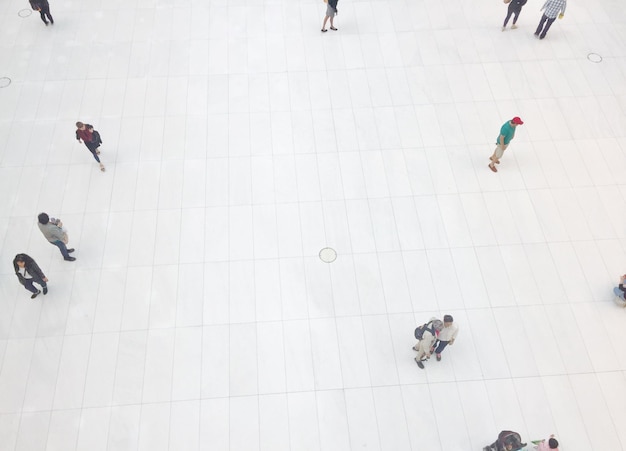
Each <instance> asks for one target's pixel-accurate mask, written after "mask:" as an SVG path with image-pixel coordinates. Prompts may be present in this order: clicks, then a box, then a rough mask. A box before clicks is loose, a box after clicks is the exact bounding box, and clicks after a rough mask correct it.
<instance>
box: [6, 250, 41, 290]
mask: <svg viewBox="0 0 626 451" xmlns="http://www.w3.org/2000/svg"><path fill="white" fill-rule="evenodd" d="M13 268H14V269H15V275H16V276H17V280H19V282H20V283H21V284H22V285H24V288H26V289H27V290H28V291H30V292H31V293H32V294H33V295H32V296H31V297H30V298H31V299H35V298H36V297H37V296H38V295H39V294H40V293H41V291H40V290H38V289H37V288H35V286H34V285H33V283H36V284H38V285H41V288H43V294H48V285H47V282H48V278H47V277H46V275H45V274H44V273H43V271H42V270H41V268H39V265H37V262H35V260H33V259H32V257H30V256H28V255H26V254H17V255H16V256H15V258H14V259H13Z"/></svg>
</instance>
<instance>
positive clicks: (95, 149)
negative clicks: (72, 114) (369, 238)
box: [76, 122, 104, 172]
mask: <svg viewBox="0 0 626 451" xmlns="http://www.w3.org/2000/svg"><path fill="white" fill-rule="evenodd" d="M81 139H82V142H84V143H85V146H87V149H89V152H91V154H92V155H93V157H94V158H95V159H96V161H97V162H98V164H99V165H100V170H101V171H102V172H104V165H103V164H102V163H101V162H100V158H99V157H98V155H100V144H102V138H100V133H98V132H97V131H96V130H94V129H93V125H90V124H83V123H82V122H76V140H77V141H78V142H81Z"/></svg>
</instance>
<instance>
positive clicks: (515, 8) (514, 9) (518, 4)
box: [502, 0, 528, 31]
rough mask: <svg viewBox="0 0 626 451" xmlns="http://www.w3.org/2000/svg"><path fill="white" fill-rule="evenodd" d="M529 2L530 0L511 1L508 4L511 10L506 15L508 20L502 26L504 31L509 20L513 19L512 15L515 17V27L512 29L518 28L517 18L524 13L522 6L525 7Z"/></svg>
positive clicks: (512, 26)
mask: <svg viewBox="0 0 626 451" xmlns="http://www.w3.org/2000/svg"><path fill="white" fill-rule="evenodd" d="M527 1H528V0H510V1H509V2H508V3H509V10H508V12H507V14H506V18H505V19H504V24H503V25H502V31H504V30H505V29H506V24H507V23H509V19H510V18H511V16H512V15H515V17H513V25H511V28H513V29H515V28H517V25H515V24H516V23H517V18H518V16H519V13H521V12H522V6H524V5H525V4H526V2H527Z"/></svg>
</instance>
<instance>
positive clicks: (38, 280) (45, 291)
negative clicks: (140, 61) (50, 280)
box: [33, 277, 48, 294]
mask: <svg viewBox="0 0 626 451" xmlns="http://www.w3.org/2000/svg"><path fill="white" fill-rule="evenodd" d="M33 281H34V282H35V283H36V284H39V285H40V286H41V288H43V294H48V284H46V282H44V281H43V279H40V278H39V277H33Z"/></svg>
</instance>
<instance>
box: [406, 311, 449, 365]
mask: <svg viewBox="0 0 626 451" xmlns="http://www.w3.org/2000/svg"><path fill="white" fill-rule="evenodd" d="M441 329H443V322H442V321H441V320H440V319H437V318H431V319H430V321H428V322H427V323H426V324H423V325H421V326H419V327H418V328H416V329H415V333H414V334H415V338H417V340H418V342H417V344H416V345H415V346H413V350H414V351H417V357H415V363H417V366H419V367H420V368H421V369H424V363H423V362H424V360H428V359H429V358H430V354H431V349H432V346H433V344H434V343H435V339H436V338H437V334H438V333H439V332H440V331H441Z"/></svg>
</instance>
